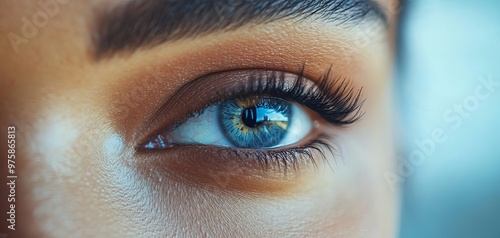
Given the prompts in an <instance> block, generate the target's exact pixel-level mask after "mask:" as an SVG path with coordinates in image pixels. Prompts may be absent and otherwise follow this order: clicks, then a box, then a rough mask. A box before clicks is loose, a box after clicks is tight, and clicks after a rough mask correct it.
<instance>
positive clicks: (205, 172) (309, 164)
mask: <svg viewBox="0 0 500 238" xmlns="http://www.w3.org/2000/svg"><path fill="white" fill-rule="evenodd" d="M325 139H326V138H325ZM325 139H323V140H322V141H323V142H322V143H325V144H326V143H329V142H328V141H326V140H325ZM324 146H325V145H324V144H321V143H317V142H312V143H311V147H309V146H304V147H303V148H301V149H300V150H299V149H297V148H295V149H288V150H282V152H283V151H284V152H285V153H282V154H280V156H278V157H279V158H278V157H276V156H275V158H266V159H267V160H266V161H267V162H266V161H264V158H262V156H257V154H261V155H263V154H265V153H269V151H263V150H253V152H252V151H250V150H247V151H245V150H239V149H234V148H224V147H213V146H180V147H176V148H171V149H168V150H167V151H147V152H144V153H140V154H138V155H137V156H138V157H142V156H147V160H148V161H149V162H151V163H149V162H148V164H149V165H150V166H152V167H151V168H152V169H154V170H158V172H159V174H161V175H163V176H168V177H169V178H171V179H173V180H175V181H177V182H179V183H184V184H186V185H188V186H195V187H200V188H203V189H219V190H222V191H230V190H236V191H242V192H253V193H265V194H277V193H283V192H286V191H292V190H294V191H295V190H296V189H301V188H300V185H301V184H302V183H303V182H305V181H307V178H308V177H311V176H315V175H318V174H317V173H314V172H313V171H318V170H317V169H318V168H319V167H320V166H321V167H324V166H330V165H329V164H330V162H328V160H332V159H334V158H333V153H331V152H332V150H333V147H334V146H333V145H328V146H329V148H325V147H324ZM312 147H315V148H319V150H322V152H319V151H318V150H316V149H313V148H312ZM306 151H307V152H306ZM255 152H257V153H255ZM274 152H276V153H278V152H279V151H274ZM307 153H309V154H310V155H311V158H312V160H311V158H309V157H307V155H306V154H307ZM292 155H294V156H292ZM248 156H250V157H252V158H248ZM145 159H146V158H145ZM319 171H323V170H322V169H321V170H319Z"/></svg>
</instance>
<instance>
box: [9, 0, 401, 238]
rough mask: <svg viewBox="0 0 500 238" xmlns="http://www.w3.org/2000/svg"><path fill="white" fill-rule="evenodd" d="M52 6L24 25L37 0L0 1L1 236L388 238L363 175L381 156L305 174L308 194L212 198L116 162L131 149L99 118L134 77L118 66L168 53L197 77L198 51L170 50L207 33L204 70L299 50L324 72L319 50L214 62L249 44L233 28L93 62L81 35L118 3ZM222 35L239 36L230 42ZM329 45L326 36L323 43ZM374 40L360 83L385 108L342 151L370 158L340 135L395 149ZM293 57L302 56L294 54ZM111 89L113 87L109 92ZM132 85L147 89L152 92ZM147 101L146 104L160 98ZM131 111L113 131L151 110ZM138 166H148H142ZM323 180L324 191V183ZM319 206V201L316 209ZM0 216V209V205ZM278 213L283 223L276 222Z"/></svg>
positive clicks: (377, 179)
mask: <svg viewBox="0 0 500 238" xmlns="http://www.w3.org/2000/svg"><path fill="white" fill-rule="evenodd" d="M40 2H44V1H40ZM59 2H60V3H58V4H57V8H52V9H51V10H49V11H51V12H50V16H49V18H48V21H47V22H41V23H39V26H36V27H31V28H30V27H27V28H26V27H24V25H25V21H30V22H33V21H32V19H33V17H34V16H36V15H37V14H39V13H40V12H41V11H42V9H43V8H42V6H41V5H39V4H38V1H31V0H18V1H1V2H0V36H1V37H0V60H1V62H2V63H1V64H0V102H1V104H0V115H1V117H0V125H1V126H2V128H1V131H2V136H3V135H6V134H7V131H6V128H7V126H10V125H15V126H16V131H17V132H16V136H17V141H16V143H17V145H18V149H17V150H16V159H17V160H16V163H17V164H16V166H17V167H16V169H17V173H18V177H19V179H18V187H17V191H16V196H17V201H16V204H17V207H18V210H17V217H18V219H17V222H16V226H17V227H18V228H19V229H18V230H17V231H16V232H14V233H10V234H12V235H11V236H9V237H94V236H95V235H96V234H100V235H102V236H104V237H141V236H142V237H155V236H161V235H164V234H172V236H182V237H184V236H193V234H195V235H197V236H205V237H211V236H223V237H239V236H248V235H250V236H252V237H255V236H259V237H260V236H271V237H283V236H284V234H292V236H298V237H303V236H305V235H307V234H316V235H317V236H320V237H330V236H332V235H333V236H336V237H360V236H370V235H371V234H375V235H374V236H375V237H378V236H380V237H391V236H394V234H395V230H396V228H395V226H396V224H397V222H395V220H396V218H397V217H396V215H395V214H396V213H397V209H396V206H395V204H397V198H396V196H395V195H394V193H392V192H391V191H388V189H387V185H386V181H385V180H383V179H381V176H377V175H372V174H370V173H376V172H373V171H378V172H380V171H382V172H380V173H383V171H390V170H392V163H391V162H389V159H387V161H381V162H374V161H369V162H366V161H363V162H360V161H361V160H360V161H358V162H353V163H354V164H356V163H359V164H363V163H367V165H362V166H363V168H364V169H365V170H362V171H361V172H360V171H357V172H356V173H354V172H352V171H350V170H349V169H346V171H345V172H343V171H342V168H339V169H338V171H336V174H335V175H329V174H328V172H325V174H327V175H325V176H324V177H321V178H322V179H317V178H318V177H316V176H311V177H312V178H313V179H310V180H314V179H316V180H317V181H316V182H315V183H314V185H308V187H307V192H303V191H299V190H293V191H287V193H286V194H279V195H277V196H272V197H271V196H260V195H252V196H246V195H245V196H242V195H238V194H231V193H227V194H220V193H216V192H210V191H203V190H198V189H197V188H193V187H184V186H182V185H180V184H178V183H172V184H169V185H168V186H164V185H163V183H165V181H163V183H162V178H163V177H162V176H161V175H159V173H160V172H158V171H156V170H154V168H150V167H147V166H145V167H144V168H143V169H141V171H140V172H136V171H135V170H133V169H131V167H133V166H136V165H137V164H135V163H134V162H130V160H125V162H123V161H120V159H121V158H132V157H133V156H132V155H131V151H130V150H127V149H125V148H123V145H124V144H125V145H128V144H126V143H121V142H122V139H121V137H120V135H121V134H122V132H121V131H120V130H117V129H116V128H120V125H121V124H120V123H121V122H116V121H112V120H110V118H109V117H108V115H109V114H108V113H107V112H108V111H110V110H113V109H110V108H109V105H111V104H112V105H116V103H115V101H113V100H114V99H115V98H122V97H123V98H127V97H128V96H127V93H126V92H125V93H124V91H125V89H130V88H132V86H130V85H133V84H132V83H126V82H123V81H119V79H118V78H119V77H118V76H117V75H118V74H120V76H121V75H124V76H125V78H126V76H127V75H128V73H136V72H138V71H141V70H142V68H144V67H149V66H148V65H154V64H155V63H157V62H158V60H159V59H162V58H163V57H165V55H168V57H170V58H171V59H172V60H171V61H172V62H173V63H172V64H168V65H167V67H172V68H173V71H172V72H174V73H172V74H175V75H176V76H179V78H185V79H189V78H191V77H192V76H193V75H194V74H196V73H198V74H200V73H202V72H203V70H202V69H201V68H203V67H208V66H203V67H201V66H200V65H202V64H204V61H202V60H201V59H197V60H198V61H199V63H197V64H195V63H192V62H190V63H189V62H187V63H186V62H185V61H191V60H192V59H191V58H190V57H186V58H185V59H182V57H181V56H182V55H183V54H184V52H186V51H189V50H191V49H192V48H193V47H198V45H202V44H205V43H206V44H209V43H212V41H214V42H215V41H221V42H228V43H227V45H223V46H220V45H216V44H215V43H214V47H213V49H212V51H214V53H213V55H215V56H208V57H207V59H212V58H217V59H218V60H219V61H216V60H215V59H213V60H212V61H210V60H207V61H210V62H212V63H211V65H210V67H213V68H218V67H219V68H220V67H222V66H227V65H232V67H235V68H236V67H238V66H240V65H244V66H247V65H248V66H252V67H261V65H258V62H260V61H258V60H255V59H259V60H262V62H274V61H276V62H280V60H281V61H283V65H284V66H283V67H285V68H286V67H288V66H286V64H287V63H289V62H288V61H291V60H296V61H297V62H296V63H298V62H303V61H304V59H308V57H309V58H315V59H318V58H319V59H322V58H324V61H325V62H324V63H323V62H322V63H317V64H315V63H312V64H313V66H312V68H315V67H317V68H324V67H323V66H325V65H326V64H327V63H326V62H330V61H329V60H330V58H328V57H329V56H328V55H327V54H325V55H324V56H323V55H321V54H316V52H312V53H310V54H311V55H307V52H301V51H300V50H295V49H294V48H296V47H290V50H289V54H291V55H293V56H294V57H289V55H286V54H283V55H280V54H279V51H280V50H282V49H281V48H279V47H275V46H272V47H271V46H267V47H269V48H270V49H269V51H270V52H272V49H271V48H278V49H275V50H276V52H277V53H276V54H274V55H272V57H271V56H268V55H264V56H262V55H260V54H259V52H256V51H255V52H256V53H254V54H252V53H248V55H241V57H240V58H242V59H241V61H238V60H233V59H229V57H227V58H225V56H224V54H225V52H223V53H217V52H216V51H217V50H216V49H219V48H220V49H221V50H224V49H225V48H227V49H229V50H228V51H230V52H235V51H236V49H243V48H244V47H249V50H248V49H247V50H248V51H254V50H253V48H252V46H247V45H246V43H245V42H246V41H244V40H241V41H240V38H244V37H246V36H248V35H250V34H248V35H247V34H243V33H241V32H235V33H229V34H228V35H227V37H226V36H224V37H219V36H213V37H212V36H207V37H206V38H204V39H203V40H200V41H193V42H187V43H184V42H180V43H178V45H175V46H172V47H170V46H160V47H158V49H151V50H147V51H145V52H138V53H137V55H135V56H131V57H130V58H117V59H112V60H109V61H105V62H101V63H95V62H94V61H93V59H92V37H91V35H92V34H93V33H92V32H90V31H89V29H90V27H89V26H90V25H91V24H92V22H93V19H94V13H95V12H96V11H97V10H99V9H104V8H107V7H111V6H113V5H115V4H117V3H118V2H120V1H111V0H110V1H100V0H92V1H83V0H82V1H77V0H72V1H70V0H60V1H59ZM377 2H379V3H380V4H381V5H382V6H383V8H385V9H390V10H389V13H390V14H389V21H390V22H389V27H390V30H391V32H393V29H394V26H395V20H396V18H395V17H394V16H395V15H397V13H398V12H397V11H398V8H397V7H395V6H396V4H395V3H394V2H391V1H385V0H378V1H377ZM289 28H292V26H290V25H287V24H286V23H283V24H281V23H277V24H276V25H274V24H271V25H270V26H269V29H267V28H266V29H264V30H256V32H252V34H253V33H255V34H256V35H258V34H260V33H262V32H264V31H268V32H292V33H290V34H291V35H293V34H295V30H293V29H292V30H290V29H289ZM313 30H314V29H311V31H313ZM338 31H339V32H341V30H338ZM13 34H15V35H16V36H15V37H22V38H16V42H17V43H14V44H13V43H12V41H11V40H12V37H14V36H13ZM216 37H219V38H216ZM221 38H224V39H221ZM282 38H283V37H282V36H280V37H276V38H273V39H269V40H267V41H265V42H267V43H270V44H271V43H272V42H282V41H283V39H282ZM233 41H234V42H238V43H234V44H233V43H232V42H233ZM290 41H291V42H292V40H290ZM297 41H298V42H300V40H297ZM316 43H318V44H319V43H320V42H316ZM335 44H336V43H335V42H334V43H332V45H333V46H332V47H335ZM381 45H382V46H381ZM381 45H378V44H374V46H373V47H372V46H371V45H370V46H369V47H368V48H369V49H370V50H368V49H366V51H370V52H369V53H367V54H366V55H371V56H370V57H372V58H373V57H376V58H377V59H378V60H372V58H370V60H367V61H369V62H375V61H377V63H373V64H369V65H368V66H366V68H367V69H365V70H366V72H368V73H367V74H370V75H375V76H373V77H374V78H375V79H374V80H373V82H366V84H363V86H364V87H366V88H367V90H366V93H367V95H368V96H372V98H379V100H374V101H372V102H368V103H367V106H368V107H371V108H372V110H374V111H384V112H385V111H386V112H388V113H387V114H386V115H376V116H373V117H367V118H366V119H365V122H363V123H360V125H359V127H357V128H353V129H352V130H351V132H349V133H347V132H346V134H345V144H346V145H345V147H346V148H344V150H345V152H346V156H349V154H352V155H353V157H363V156H364V157H363V158H367V157H369V155H366V154H365V153H361V152H359V153H361V154H357V152H349V145H350V143H349V142H353V143H354V141H356V140H358V139H359V138H360V137H367V138H368V139H366V142H365V144H361V146H360V147H362V148H363V150H366V151H368V152H367V153H373V154H376V155H377V156H379V157H383V158H392V157H393V155H392V152H393V150H394V148H393V146H392V144H390V143H389V142H390V141H391V138H390V136H386V135H387V134H390V133H387V130H389V129H388V128H391V126H392V124H391V120H390V116H388V115H390V113H389V112H390V107H389V104H390V102H389V101H390V98H389V96H387V97H383V96H380V95H382V94H387V95H389V94H390V93H389V92H388V89H389V88H390V82H389V81H390V80H389V79H390V67H391V66H390V65H391V56H390V53H389V51H390V46H386V45H383V44H381ZM263 47H264V48H265V47H266V46H263ZM283 48H285V47H283ZM325 48H326V46H325ZM372 48H373V49H372ZM200 49H201V46H200ZM314 49H318V48H314ZM371 49H372V50H371ZM206 51H207V52H208V51H209V50H206ZM242 51H243V50H242ZM318 51H322V50H321V49H320V50H318ZM219 54H220V55H219ZM191 55H195V53H192V54H191ZM234 55H237V54H236V53H234ZM300 55H301V56H302V57H304V59H301V58H299V56H300ZM177 56H178V58H177ZM295 56H296V57H295ZM245 57H248V58H249V60H248V61H249V62H246V61H245V59H244V58H245ZM336 57H340V56H336ZM174 58H175V60H174ZM198 58H200V57H198ZM233 58H234V56H233ZM250 58H251V59H252V60H250ZM290 58H292V59H290ZM367 58H369V57H367ZM319 59H318V61H319ZM250 61H251V62H250ZM257 61H258V62H257ZM184 63H185V64H184ZM188 64H189V65H191V66H192V67H191V68H192V70H189V71H187V70H185V69H183V68H182V67H181V66H179V65H188ZM290 64H291V63H290ZM293 65H294V66H295V65H297V64H295V63H294V64H293ZM139 66H141V67H139ZM142 66H144V67H142ZM174 66H175V67H174ZM153 67H155V66H153ZM290 67H292V66H290ZM338 67H339V71H341V72H344V73H346V74H347V72H349V71H353V70H355V69H358V67H356V66H351V65H347V64H346V65H342V64H340V65H339V66H338ZM129 69H130V71H128V70H129ZM360 74H362V73H360ZM182 83H183V82H181V81H179V82H176V83H174V82H170V83H169V82H167V83H165V84H161V87H162V88H164V89H165V92H171V91H173V89H177V88H178V87H179V85H182ZM115 90H116V91H119V92H121V93H122V94H123V95H121V97H120V96H116V97H115V95H112V96H113V97H111V96H110V95H111V94H113V92H114V91H115ZM141 90H143V91H140V92H143V93H144V92H146V93H147V92H151V90H154V89H150V88H144V89H141ZM151 97H152V98H153V99H151V101H155V100H159V99H160V98H159V97H158V98H155V96H151ZM139 102H142V101H140V100H139ZM127 107H128V104H127V105H126V106H125V108H127ZM136 109H137V110H139V111H138V112H143V113H133V112H134V111H132V112H128V114H127V115H128V116H129V117H127V122H124V123H123V125H125V126H123V125H122V126H123V127H124V128H126V126H130V125H135V124H134V123H135V122H136V121H141V120H143V119H144V118H142V117H141V115H142V114H147V113H146V112H151V110H149V111H148V109H140V105H139V106H137V107H136ZM129 110H130V109H129ZM135 114H139V115H135ZM115 123H116V124H120V125H116V124H115ZM127 123H128V124H127ZM374 125H377V126H374ZM367 131H370V134H367ZM370 141H375V142H374V143H370ZM357 149H358V150H360V149H359V148H357ZM352 150H353V151H354V150H355V149H352ZM1 152H2V156H3V155H5V154H6V152H5V148H4V147H3V146H2V148H1ZM128 162H130V164H127V163H128ZM359 164H358V165H359ZM360 166H361V165H360ZM353 167H354V166H353ZM2 168H4V167H3V165H2ZM143 170H144V171H143ZM146 170H147V171H153V172H154V173H152V174H151V173H149V172H148V173H146V172H147V171H146ZM372 170H373V171H372ZM145 171H146V172H145ZM351 172H352V173H351ZM358 173H364V175H365V176H366V178H359V177H356V176H355V175H357V174H358ZM143 174H148V175H143ZM0 175H1V176H2V177H3V178H5V177H6V176H7V174H6V170H4V169H2V171H1V174H0ZM334 176H337V177H334ZM330 178H337V180H341V179H340V178H342V179H349V180H350V181H352V182H349V183H345V184H343V183H340V182H338V181H334V180H335V179H330ZM303 183H304V184H306V183H307V182H303ZM326 187H330V188H333V189H331V190H335V191H333V192H332V191H330V190H327V189H323V188H326ZM361 188H363V189H361ZM379 190H380V191H379ZM2 191H3V189H2ZM2 197H3V198H4V194H2ZM5 197H6V195H5ZM3 198H2V208H3V207H5V206H8V205H5V204H4V203H5V201H3V200H4V199H3ZM325 201H327V202H325ZM318 204H322V205H321V207H319V206H318ZM174 208H175V209H174ZM325 211H329V212H326V213H325ZM2 214H5V213H4V210H2ZM185 214H192V215H191V216H186V215H185ZM292 218H293V219H292ZM288 220H290V222H283V221H288ZM2 222H3V223H2V224H1V225H2V232H3V229H4V227H7V224H6V223H5V219H2ZM206 224H210V225H206ZM205 225H206V226H205ZM372 232H373V233H372Z"/></svg>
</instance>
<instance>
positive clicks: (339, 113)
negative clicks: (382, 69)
mask: <svg viewBox="0 0 500 238" xmlns="http://www.w3.org/2000/svg"><path fill="white" fill-rule="evenodd" d="M253 76H254V77H252V76H251V78H252V80H251V81H254V82H256V84H254V85H253V88H250V89H247V91H240V92H239V93H240V95H239V97H248V96H252V94H253V95H255V96H259V95H261V94H267V95H268V96H272V97H279V98H283V99H287V100H290V101H294V102H298V103H300V104H302V105H304V106H307V107H308V108H309V109H311V110H313V111H315V112H316V113H318V114H319V115H320V116H321V117H323V118H324V119H325V120H326V121H328V122H330V123H332V124H334V125H348V124H352V123H354V122H356V121H357V120H359V119H360V118H361V117H362V116H363V113H362V112H361V107H362V105H363V102H364V100H362V99H361V96H362V89H363V88H360V89H359V90H357V91H355V90H354V87H353V86H352V85H351V84H350V83H349V80H348V79H345V78H336V79H331V76H332V74H331V67H330V68H329V69H328V71H327V72H326V73H325V74H324V75H322V76H321V77H320V79H319V80H318V81H319V83H317V84H315V85H314V86H313V87H310V88H308V89H306V87H305V86H304V83H303V82H304V80H306V79H305V76H304V67H302V68H301V69H300V73H299V74H298V75H297V79H296V80H295V82H294V84H293V86H292V87H291V88H289V89H287V88H286V87H285V79H286V77H285V72H282V71H281V72H275V73H273V74H272V75H271V77H270V78H268V76H264V77H262V74H256V75H253ZM332 89H334V90H332ZM230 97H234V95H233V96H230Z"/></svg>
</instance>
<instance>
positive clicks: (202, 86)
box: [140, 68, 361, 142]
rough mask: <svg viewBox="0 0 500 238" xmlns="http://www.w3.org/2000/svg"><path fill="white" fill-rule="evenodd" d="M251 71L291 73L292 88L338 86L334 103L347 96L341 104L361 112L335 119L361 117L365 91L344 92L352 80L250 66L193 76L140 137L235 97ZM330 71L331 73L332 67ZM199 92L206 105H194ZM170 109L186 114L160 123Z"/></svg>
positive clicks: (334, 119)
mask: <svg viewBox="0 0 500 238" xmlns="http://www.w3.org/2000/svg"><path fill="white" fill-rule="evenodd" d="M303 71H304V69H303V68H302V69H301V70H300V72H303ZM250 72H257V74H266V73H267V74H272V75H276V74H280V75H282V76H283V78H284V77H285V75H289V76H290V77H292V78H296V79H295V81H293V84H292V85H288V86H287V87H288V88H289V91H293V90H300V88H301V87H298V85H299V84H302V83H304V82H306V83H308V84H309V85H310V87H312V88H313V89H315V90H330V89H331V88H330V87H332V88H334V89H335V90H334V91H333V94H330V96H331V98H330V99H333V100H334V103H335V100H337V101H338V100H341V99H343V100H346V101H347V103H344V104H345V105H341V106H345V108H344V109H346V108H347V109H349V110H351V112H352V111H357V112H356V113H355V114H354V116H353V117H352V118H350V119H348V120H346V121H345V122H346V123H342V122H343V120H342V119H343V118H340V117H339V116H343V117H345V116H346V115H347V113H351V112H342V111H338V114H339V115H331V116H332V117H331V118H330V119H331V120H330V122H331V123H334V124H338V125H342V124H350V123H352V122H354V121H356V120H357V119H359V117H360V116H361V114H359V112H360V105H359V101H360V100H359V98H360V95H361V94H360V92H359V94H358V96H357V97H355V98H354V100H352V95H353V94H352V90H353V89H352V88H351V91H350V92H351V93H350V94H349V95H350V96H349V95H347V96H348V97H347V98H346V97H344V96H345V95H343V94H345V92H346V89H347V88H348V87H347V86H348V84H344V83H345V81H343V82H344V83H343V84H340V86H339V85H337V84H335V82H336V81H337V80H330V81H332V82H327V81H328V80H329V78H328V77H327V76H323V77H322V81H319V82H320V83H319V84H317V83H314V82H312V81H311V80H306V79H305V78H304V76H303V73H299V74H292V73H287V72H284V71H276V70H269V69H261V70H257V69H250V70H239V71H238V70H236V71H228V72H221V73H216V74H210V75H207V76H203V77H201V78H199V79H197V80H193V81H191V82H189V83H188V84H186V85H184V86H183V87H181V88H180V89H179V90H178V91H177V92H176V93H175V94H174V96H172V97H171V98H170V99H169V100H167V101H166V102H165V103H164V104H163V105H162V106H161V107H160V108H159V109H158V110H157V112H156V113H155V114H154V115H153V116H152V117H151V118H150V119H149V120H148V121H147V122H146V123H145V124H144V125H143V127H141V131H147V130H150V129H149V128H157V129H156V130H154V131H153V132H152V133H146V134H147V136H146V137H144V138H142V139H141V140H140V141H141V142H143V141H144V140H147V139H149V138H150V137H153V136H155V135H156V134H158V133H161V132H162V131H164V130H165V129H166V128H165V125H168V124H169V125H170V126H169V128H171V127H172V126H173V125H175V124H178V123H179V122H181V121H182V119H187V118H189V116H191V115H192V114H193V113H195V112H196V111H198V112H199V111H200V110H202V109H203V108H206V107H208V106H210V105H211V104H214V103H217V102H219V101H220V100H227V99H232V98H229V97H233V96H232V95H227V94H230V93H231V92H232V91H235V90H234V89H232V87H235V85H238V80H241V81H251V82H254V81H252V80H255V79H252V78H249V77H251V75H252V74H250ZM327 74H330V71H328V73H327ZM288 83H289V84H290V82H288ZM215 85H217V86H218V87H216V86H215ZM243 85H244V86H246V87H249V85H248V84H244V83H243ZM254 85H255V84H254ZM257 85H259V84H257ZM342 85H344V86H342ZM241 86H242V85H241V84H240V85H239V87H241ZM214 88H215V89H218V92H217V93H212V95H210V96H207V94H203V93H201V94H200V93H199V92H200V91H202V90H214ZM303 88H304V87H302V89H303ZM228 90H229V91H228ZM238 90H239V91H241V90H245V89H238ZM246 90H250V91H251V90H255V89H246ZM214 91H215V90H214ZM224 91H225V92H224ZM310 92H312V91H310ZM193 93H195V94H193ZM196 93H198V95H196ZM256 93H258V92H256ZM288 93H290V92H288ZM213 94H217V95H213ZM283 94H284V95H285V94H286V93H285V92H284V93H283ZM195 96H199V98H198V100H202V101H203V104H204V105H202V106H203V107H201V106H193V105H192V104H195V103H198V104H199V102H193V101H194V100H193V99H192V98H190V97H195ZM248 96H251V95H248ZM309 96H311V95H309ZM305 97H307V95H305ZM233 98H234V97H233ZM286 99H291V98H286ZM186 100H188V101H189V100H190V101H189V102H186ZM292 100H293V99H292ZM351 100H352V101H351ZM299 103H300V102H299ZM306 106H308V105H306ZM173 108H176V109H177V110H175V109H173ZM340 109H342V108H338V109H334V110H340ZM326 110H332V109H331V108H330V109H326ZM170 111H175V112H176V114H179V115H184V116H182V118H177V119H176V120H172V119H171V116H170V120H169V122H167V121H165V123H159V121H161V118H162V117H165V116H164V115H169V112H170ZM335 112H336V113H337V111H335ZM342 113H343V114H342ZM327 119H328V118H327ZM158 124H163V125H162V126H161V127H160V126H159V125H158ZM158 127H160V128H158ZM141 134H144V133H141Z"/></svg>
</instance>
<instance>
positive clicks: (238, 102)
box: [145, 96, 313, 149]
mask: <svg viewBox="0 0 500 238" xmlns="http://www.w3.org/2000/svg"><path fill="white" fill-rule="evenodd" d="M305 110H307V109H305V108H303V107H302V106H300V105H299V104H297V103H293V102H289V101H286V100H283V99H280V98H275V97H260V96H257V97H247V98H241V99H233V100H226V101H223V102H221V103H218V104H216V105H212V106H209V107H208V108H206V109H205V110H203V111H202V112H201V113H198V114H197V115H195V116H193V117H191V118H189V119H188V120H187V121H185V122H183V123H182V124H180V125H179V126H177V127H176V128H175V129H173V130H172V131H169V132H167V133H163V134H159V135H158V136H157V137H156V138H154V139H153V140H151V141H149V142H148V143H146V144H145V149H165V148H168V147H171V146H173V145H174V144H184V145H186V144H191V145H192V144H200V145H214V146H226V147H236V148H252V149H264V148H279V147H285V146H288V145H292V144H295V143H298V142H300V141H301V140H303V139H304V138H305V137H306V136H307V135H308V134H309V133H310V132H311V129H312V124H313V123H312V120H311V118H310V117H309V115H308V113H307V112H306V111H305Z"/></svg>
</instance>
